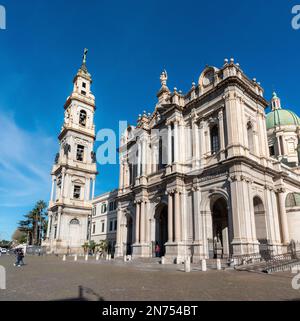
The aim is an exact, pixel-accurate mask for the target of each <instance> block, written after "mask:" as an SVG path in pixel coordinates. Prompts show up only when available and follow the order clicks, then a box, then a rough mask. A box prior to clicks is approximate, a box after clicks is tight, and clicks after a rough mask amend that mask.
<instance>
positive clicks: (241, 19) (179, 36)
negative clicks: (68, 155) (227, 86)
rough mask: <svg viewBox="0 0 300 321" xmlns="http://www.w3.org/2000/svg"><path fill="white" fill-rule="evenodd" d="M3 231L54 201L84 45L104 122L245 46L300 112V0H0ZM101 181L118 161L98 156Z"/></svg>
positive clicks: (5, 234) (262, 76) (184, 86)
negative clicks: (0, 14) (66, 113)
mask: <svg viewBox="0 0 300 321" xmlns="http://www.w3.org/2000/svg"><path fill="white" fill-rule="evenodd" d="M0 4H1V5H4V6H5V8H6V14H7V29H6V30H0V71H1V72H0V80H1V89H0V142H1V151H0V239H1V238H7V239H10V237H11V234H12V233H13V231H14V230H15V228H16V224H17V221H18V220H20V219H21V218H22V215H23V214H26V213H27V212H28V211H29V210H30V209H31V207H32V206H33V205H34V203H35V202H36V201H37V200H39V199H44V200H45V201H48V199H49V194H50V187H51V186H50V185H51V183H50V175H49V174H50V170H51V166H52V163H53V160H54V156H55V153H56V152H57V149H58V143H57V134H58V132H59V130H60V128H61V125H62V122H63V104H64V102H65V99H66V97H67V96H68V95H69V94H70V92H71V89H72V79H73V76H74V75H75V73H76V71H77V69H78V67H79V66H80V62H81V56H82V51H83V48H84V47H87V48H89V55H88V68H89V71H90V73H91V74H92V76H93V80H94V83H93V93H94V94H95V96H96V102H97V111H96V120H95V121H96V126H97V129H100V128H112V129H115V130H116V129H117V128H118V121H119V120H128V121H129V122H130V123H134V122H135V121H136V118H137V115H138V114H139V113H141V112H142V111H143V110H147V111H152V110H153V107H154V105H155V102H156V92H157V90H158V89H159V88H160V83H159V75H160V72H161V71H162V69H163V68H166V69H167V71H168V76H169V81H168V85H169V88H170V89H172V88H173V87H175V86H176V87H177V88H178V89H181V90H183V92H185V91H187V90H188V89H190V87H191V83H192V82H193V81H196V82H197V80H198V77H199V75H200V73H201V71H202V70H203V68H204V67H205V65H207V64H208V65H215V66H217V67H220V66H222V64H223V61H224V58H231V57H234V58H235V59H236V61H237V62H239V63H240V64H241V67H242V69H243V70H244V72H245V73H246V74H247V75H248V76H249V77H250V78H254V77H255V78H257V80H258V81H260V82H261V83H262V86H263V87H264V88H265V97H266V98H268V99H269V98H270V96H271V93H272V90H273V89H276V91H277V92H278V94H279V96H280V97H281V99H282V103H283V105H284V106H286V107H287V108H290V109H293V110H294V111H296V112H297V113H298V114H299V113H300V111H299V108H300V91H299V72H300V59H299V51H300V30H299V31H296V30H293V29H292V27H291V19H292V14H291V10H292V7H293V5H295V4H297V1H286V0H279V1H272V2H271V1H262V0H260V1H258V0H252V1H230V0H228V1H226V2H224V1H200V0H198V1H156V0H153V1H146V0H144V1H102V0H72V1H71V0H66V1H58V0H54V1H53V0H52V1H46V0H38V1H30V0H28V1H21V0H9V1H6V0H0ZM98 169H99V172H100V174H99V176H98V178H97V185H96V193H97V194H99V193H102V192H104V191H107V190H109V189H112V188H115V187H117V184H118V166H117V165H105V166H99V167H98Z"/></svg>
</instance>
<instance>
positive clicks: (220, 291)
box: [0, 256, 300, 301]
mask: <svg viewBox="0 0 300 321" xmlns="http://www.w3.org/2000/svg"><path fill="white" fill-rule="evenodd" d="M14 260H15V258H14V256H2V257H0V265H3V266H4V267H5V268H6V273H7V289H6V290H0V300H9V301H11V300H22V301H23V300H34V301H36V300H47V301H48V300H54V301H56V300H79V299H80V300H81V299H86V300H105V301H106V300H112V301H113V300H151V301H152V300H171V301H184V300H197V301H198V300H293V301H294V300H300V290H298V291H297V290H294V289H293V288H292V286H291V281H292V278H293V277H294V275H293V274H291V273H288V272H286V273H280V274H272V275H267V274H261V273H249V272H238V271H234V270H227V271H216V270H211V271H207V272H201V271H200V270H199V269H195V267H193V271H192V272H191V273H185V272H183V266H176V265H159V264H141V263H123V262H121V261H119V262H117V261H109V262H108V261H95V259H94V258H93V259H91V258H90V260H89V261H88V262H85V261H84V260H83V258H79V259H78V261H77V262H74V261H73V259H72V258H71V257H68V258H67V260H66V261H65V262H63V261H62V258H61V257H56V256H42V257H38V256H27V257H25V263H26V265H25V266H23V267H21V268H18V267H14V266H13V263H14Z"/></svg>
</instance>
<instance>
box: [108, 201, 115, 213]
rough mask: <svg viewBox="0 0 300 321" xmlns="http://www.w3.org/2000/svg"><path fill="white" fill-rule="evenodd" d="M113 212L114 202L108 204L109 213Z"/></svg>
mask: <svg viewBox="0 0 300 321" xmlns="http://www.w3.org/2000/svg"><path fill="white" fill-rule="evenodd" d="M113 210H114V202H110V203H109V211H110V212H111V211H113Z"/></svg>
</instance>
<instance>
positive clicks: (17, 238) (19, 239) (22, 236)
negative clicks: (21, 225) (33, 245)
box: [11, 229, 27, 244]
mask: <svg viewBox="0 0 300 321" xmlns="http://www.w3.org/2000/svg"><path fill="white" fill-rule="evenodd" d="M11 238H12V241H13V242H16V243H18V244H21V243H26V242H27V235H26V233H25V232H23V231H20V229H16V230H15V232H14V234H13V235H12V237H11Z"/></svg>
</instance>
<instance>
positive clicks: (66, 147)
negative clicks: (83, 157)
mask: <svg viewBox="0 0 300 321" xmlns="http://www.w3.org/2000/svg"><path fill="white" fill-rule="evenodd" d="M70 151H71V145H69V144H65V145H64V154H65V155H68V153H69V152H70Z"/></svg>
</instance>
